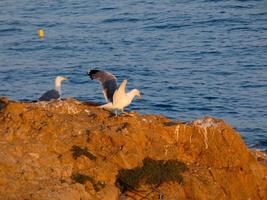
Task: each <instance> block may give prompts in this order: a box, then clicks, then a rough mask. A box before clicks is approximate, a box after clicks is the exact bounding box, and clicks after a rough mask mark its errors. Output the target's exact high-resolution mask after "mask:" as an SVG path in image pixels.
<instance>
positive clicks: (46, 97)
mask: <svg viewBox="0 0 267 200" xmlns="http://www.w3.org/2000/svg"><path fill="white" fill-rule="evenodd" d="M59 98H60V94H59V92H58V91H57V90H48V91H47V92H45V93H44V94H43V95H42V96H41V97H40V98H39V99H38V100H39V101H50V100H52V99H59Z"/></svg>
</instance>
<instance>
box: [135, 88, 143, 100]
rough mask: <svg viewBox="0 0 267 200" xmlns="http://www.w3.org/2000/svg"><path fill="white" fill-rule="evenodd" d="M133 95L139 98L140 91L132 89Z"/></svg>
mask: <svg viewBox="0 0 267 200" xmlns="http://www.w3.org/2000/svg"><path fill="white" fill-rule="evenodd" d="M133 93H134V96H136V97H137V98H138V99H141V98H142V97H141V92H140V90H138V89H133Z"/></svg>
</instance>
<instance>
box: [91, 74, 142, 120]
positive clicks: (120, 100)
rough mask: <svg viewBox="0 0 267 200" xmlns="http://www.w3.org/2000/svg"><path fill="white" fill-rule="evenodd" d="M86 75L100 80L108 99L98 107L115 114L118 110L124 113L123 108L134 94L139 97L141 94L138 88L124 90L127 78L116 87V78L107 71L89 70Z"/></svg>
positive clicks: (131, 99) (129, 102)
mask: <svg viewBox="0 0 267 200" xmlns="http://www.w3.org/2000/svg"><path fill="white" fill-rule="evenodd" d="M88 75H89V76H90V78H91V79H96V80H99V81H100V83H101V84H102V88H103V93H104V96H105V99H106V100H107V101H108V100H109V101H110V102H109V103H107V104H104V105H102V106H100V108H103V109H106V110H109V111H113V112H114V113H115V114H116V116H117V115H118V113H119V112H120V113H125V112H124V108H125V107H127V106H129V105H130V104H131V103H132V101H133V99H134V97H135V96H137V97H138V98H141V94H140V91H139V90H138V89H132V90H131V91H130V92H127V93H126V92H125V89H126V84H127V80H123V82H122V83H121V85H120V86H119V87H118V88H117V79H116V77H115V76H114V75H113V74H111V73H109V72H104V71H99V70H91V71H90V72H89V73H88ZM115 88H116V89H115ZM114 89H115V90H114Z"/></svg>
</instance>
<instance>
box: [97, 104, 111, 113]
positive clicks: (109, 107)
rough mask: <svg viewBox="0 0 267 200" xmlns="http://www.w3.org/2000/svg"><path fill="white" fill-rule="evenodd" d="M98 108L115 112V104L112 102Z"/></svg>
mask: <svg viewBox="0 0 267 200" xmlns="http://www.w3.org/2000/svg"><path fill="white" fill-rule="evenodd" d="M98 107H99V108H103V109H105V110H109V111H111V110H113V104H112V103H111V102H109V103H106V104H104V105H101V106H98Z"/></svg>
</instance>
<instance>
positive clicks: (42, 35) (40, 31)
mask: <svg viewBox="0 0 267 200" xmlns="http://www.w3.org/2000/svg"><path fill="white" fill-rule="evenodd" d="M38 35H39V38H44V30H43V29H39V30H38Z"/></svg>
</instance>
